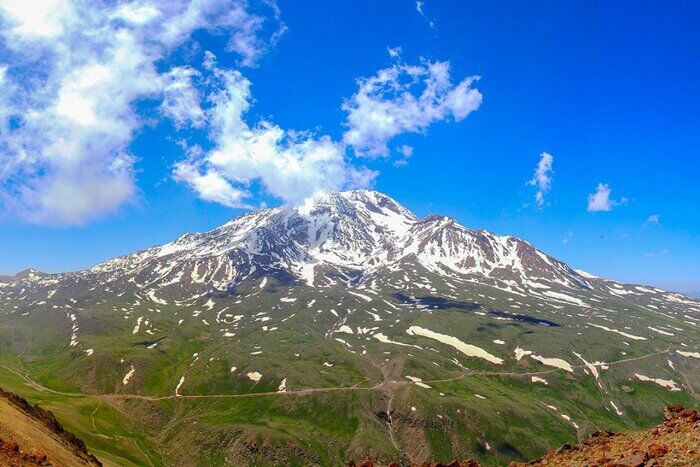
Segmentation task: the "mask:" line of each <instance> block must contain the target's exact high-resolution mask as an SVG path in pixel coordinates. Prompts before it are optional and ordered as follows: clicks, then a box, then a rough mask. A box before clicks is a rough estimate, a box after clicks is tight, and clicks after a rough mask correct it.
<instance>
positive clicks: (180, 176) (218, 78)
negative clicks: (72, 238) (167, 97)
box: [174, 52, 481, 207]
mask: <svg viewBox="0 0 700 467" xmlns="http://www.w3.org/2000/svg"><path fill="white" fill-rule="evenodd" d="M204 68H205V69H207V70H208V71H209V73H210V75H211V76H209V78H208V80H207V83H206V84H207V93H206V95H203V96H202V100H201V103H202V105H203V109H202V112H203V113H205V115H206V122H207V123H206V131H207V138H208V140H209V142H210V143H211V149H209V150H207V151H200V152H197V153H195V154H190V155H189V156H188V158H187V159H186V160H185V161H183V162H180V163H178V164H177V165H176V166H175V170H174V176H175V178H176V179H177V180H179V181H181V182H184V183H187V184H188V185H189V186H190V187H192V188H193V189H194V190H195V191H196V192H197V193H198V194H199V196H200V197H201V198H202V199H205V200H208V201H215V202H219V203H221V204H225V205H227V206H233V207H246V203H245V199H246V198H248V197H249V195H250V187H251V186H256V187H257V186H261V187H262V188H263V189H264V190H265V192H266V193H268V194H270V195H272V196H273V197H275V198H277V199H280V200H282V201H283V202H285V203H288V204H302V203H303V202H304V201H305V200H306V199H308V198H310V197H314V196H315V195H317V194H320V193H322V192H327V191H331V190H342V189H349V188H363V187H367V186H369V185H371V184H372V182H373V180H374V178H375V177H376V175H377V172H374V171H371V170H369V169H367V168H365V167H357V166H355V165H353V164H351V163H350V161H349V158H348V156H347V153H348V149H347V145H348V144H352V145H353V147H354V148H355V151H356V152H360V151H361V150H364V151H366V152H364V153H363V154H366V155H377V153H383V152H384V148H386V154H387V155H388V148H387V143H388V141H389V139H391V138H392V137H394V136H397V135H399V134H401V133H405V132H408V131H423V130H425V129H426V128H427V127H428V126H429V125H430V123H431V122H433V121H436V120H444V119H447V118H448V117H450V118H454V119H455V120H460V119H462V118H464V117H466V115H467V114H468V113H469V112H470V111H471V110H473V109H475V108H476V107H478V103H477V104H476V105H475V103H474V102H475V101H478V102H480V101H481V94H479V93H478V91H476V90H472V89H471V88H470V87H469V85H470V84H471V81H472V80H473V79H472V78H470V79H467V80H465V81H464V82H462V83H460V84H459V85H456V86H455V85H452V84H451V82H450V79H449V65H448V64H447V63H446V62H436V63H426V64H424V65H422V66H417V67H415V66H414V67H410V66H407V65H400V66H396V67H392V68H389V69H385V70H381V71H380V72H379V73H378V75H377V76H375V77H373V78H370V79H368V80H360V81H359V82H358V83H359V85H360V91H358V93H357V94H355V96H353V98H352V100H350V101H348V102H346V104H345V105H344V108H345V109H346V110H347V111H348V112H349V115H348V122H349V123H348V126H349V127H350V129H348V131H347V132H346V133H345V135H344V140H343V141H336V140H334V139H333V138H331V137H330V136H328V135H317V134H315V133H313V132H308V131H301V132H299V131H294V130H286V129H283V128H281V127H279V126H278V125H276V124H274V123H273V122H270V121H267V120H260V121H258V122H257V123H255V124H251V123H250V122H248V121H247V119H246V118H247V114H248V112H249V110H250V105H251V102H252V100H253V98H252V95H251V83H250V81H248V80H247V79H246V78H245V77H244V76H243V75H242V74H241V73H240V72H238V71H237V70H233V69H227V68H220V67H219V66H218V65H217V63H216V58H215V57H214V56H213V54H211V53H210V52H208V53H207V54H206V58H205V64H204ZM386 75H391V76H392V77H391V78H388V81H387V80H384V78H383V77H384V76H386ZM406 76H409V77H411V79H413V80H414V81H415V82H414V83H408V84H400V83H399V80H400V79H401V78H405V77H406ZM389 81H392V83H390V82H389ZM192 82H194V81H191V83H192ZM380 82H381V83H380ZM418 82H420V83H422V84H423V86H424V87H425V90H424V91H423V93H422V94H421V95H420V96H419V97H417V98H416V97H415V96H413V95H412V94H411V93H410V90H411V88H412V86H413V85H415V84H418ZM394 85H396V86H399V87H401V88H402V89H403V95H402V96H401V97H397V98H396V99H393V98H391V97H390V96H386V95H385V94H384V89H388V88H389V87H391V86H394ZM380 87H381V88H382V90H379V89H378V88H380ZM370 88H372V89H371V90H370ZM375 91H376V92H375ZM370 100H374V101H375V102H374V103H375V104H377V105H379V106H380V107H381V108H383V109H385V110H386V111H387V112H388V113H390V114H391V115H392V116H398V120H399V121H398V122H397V123H396V124H394V125H393V126H392V127H391V128H387V127H384V128H383V129H381V130H380V131H379V132H377V129H376V125H375V126H374V127H373V126H372V122H371V121H370V122H364V121H362V118H365V116H366V114H367V112H369V113H371V111H368V110H367V109H366V107H363V106H365V105H373V104H368V102H369V101H370ZM380 100H381V101H382V102H379V101H380ZM350 103H354V104H357V105H356V106H354V107H353V106H352V105H351V104H350ZM367 118H369V117H367ZM370 119H371V118H370ZM367 131H372V132H373V133H372V134H371V135H368V134H367ZM365 143H371V144H365ZM369 146H372V147H369ZM360 148H361V149H360ZM397 152H398V153H399V154H400V156H401V159H399V160H398V161H397V162H396V165H398V166H400V165H404V164H405V163H406V161H407V159H408V158H409V157H410V156H411V155H412V154H413V148H412V147H411V146H408V145H405V144H404V145H401V146H399V147H398V148H397ZM205 178H206V179H211V180H215V181H216V182H215V183H213V184H212V185H213V186H215V187H216V189H213V188H211V187H207V189H206V190H205V189H204V187H203V185H202V182H203V180H205Z"/></svg>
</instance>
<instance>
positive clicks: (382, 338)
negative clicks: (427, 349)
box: [372, 332, 421, 349]
mask: <svg viewBox="0 0 700 467" xmlns="http://www.w3.org/2000/svg"><path fill="white" fill-rule="evenodd" d="M372 337H374V338H375V339H377V340H378V341H379V342H383V343H385V344H395V345H402V346H404V347H414V348H416V349H420V348H421V347H419V346H417V345H412V344H404V343H403V342H396V341H392V340H391V339H389V338H388V337H387V336H385V335H384V334H382V333H381V332H378V333H376V334H374V335H373V336H372Z"/></svg>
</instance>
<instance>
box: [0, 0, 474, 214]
mask: <svg viewBox="0 0 700 467" xmlns="http://www.w3.org/2000/svg"><path fill="white" fill-rule="evenodd" d="M262 3H263V4H264V5H267V6H268V7H269V10H271V11H272V20H270V19H264V18H263V17H261V16H258V15H256V14H253V13H251V12H249V11H248V10H247V3H246V2H245V1H244V0H197V1H187V0H171V1H168V2H164V1H159V0H132V1H120V2H98V3H95V2H89V1H87V0H43V1H38V0H37V1H34V2H33V1H30V0H23V1H21V2H20V1H15V0H6V1H2V2H0V51H1V52H0V81H2V87H3V92H2V93H0V202H1V203H0V204H1V205H2V206H3V211H4V212H3V213H2V214H4V215H6V216H14V217H21V218H23V219H24V220H27V221H30V222H36V223H42V224H81V223H85V222H87V221H89V220H91V219H93V218H95V217H99V216H101V215H104V214H105V213H109V212H112V211H114V210H116V209H118V208H119V207H120V206H122V205H124V204H125V203H128V202H130V201H132V200H133V199H134V198H135V197H136V195H137V194H138V189H137V188H136V181H135V173H136V170H135V163H136V162H137V160H138V159H137V157H136V155H134V154H132V153H131V151H130V147H131V145H132V143H133V141H134V139H135V137H136V135H138V134H139V133H140V132H141V131H142V130H143V129H144V127H145V126H146V125H147V124H151V123H153V124H156V123H158V121H157V120H156V118H158V117H163V118H167V119H169V120H171V121H172V122H173V125H174V126H175V129H176V130H187V131H186V133H185V134H186V135H187V137H191V138H192V141H191V142H190V143H185V144H184V145H185V147H187V146H188V145H189V146H190V149H188V150H187V152H186V156H185V157H184V158H183V160H181V161H179V162H177V163H175V164H174V166H173V172H172V175H173V177H174V178H175V179H176V180H178V181H180V182H181V183H184V184H186V185H187V186H189V187H190V188H191V189H193V190H194V191H195V192H196V193H197V194H198V195H199V196H200V197H201V198H202V199H204V200H206V201H211V202H216V203H220V204H222V205H225V206H230V207H249V203H248V202H247V201H248V200H249V199H250V197H251V193H252V190H253V189H257V188H259V187H261V188H262V189H264V191H266V192H267V193H268V194H269V195H271V196H273V197H275V198H277V199H280V200H282V201H284V202H286V203H301V202H303V200H305V199H306V198H308V197H310V196H314V195H315V194H317V193H320V192H324V191H329V190H339V189H347V188H357V187H367V186H370V185H371V184H372V182H373V180H374V178H375V177H376V175H377V173H376V172H374V171H372V170H369V169H367V168H365V167H362V166H358V165H357V164H356V163H355V164H353V163H351V159H350V158H349V157H348V153H349V150H348V147H352V148H353V150H354V153H355V154H357V155H363V156H371V157H376V156H386V155H388V154H389V147H388V145H389V143H390V142H391V140H392V139H393V138H394V137H396V136H398V135H401V134H404V133H421V132H425V131H426V130H427V129H428V127H429V126H430V125H431V124H432V123H434V122H438V121H448V120H454V121H459V120H462V119H464V118H465V117H466V116H467V115H468V114H469V113H470V112H472V111H474V110H476V109H477V108H478V107H479V106H480V104H481V101H482V95H481V93H480V92H479V91H478V90H477V89H474V88H472V85H473V83H474V82H475V81H476V80H477V79H478V77H470V78H466V79H464V80H462V81H460V82H458V83H453V82H452V80H451V78H450V65H449V63H448V62H440V61H438V62H428V61H422V62H421V63H420V64H419V65H417V66H410V65H406V64H402V63H397V64H395V65H394V66H392V67H389V68H385V69H383V70H380V71H379V72H378V73H377V74H376V75H375V76H372V77H370V78H366V79H361V80H359V81H358V86H359V90H358V91H357V93H356V94H355V95H353V96H352V97H351V98H350V99H348V100H347V101H346V102H345V103H344V105H343V109H344V110H345V111H346V112H347V122H346V125H347V131H346V132H345V134H344V136H343V138H342V139H341V140H338V139H333V138H332V137H330V136H328V135H317V134H315V133H313V132H308V131H294V130H289V129H283V128H281V127H279V126H278V125H276V124H274V123H273V122H270V121H267V120H259V121H256V120H253V117H251V116H250V115H249V111H250V106H251V103H252V102H253V98H252V96H251V89H250V87H251V83H250V82H249V81H248V80H247V79H246V78H245V77H244V76H243V75H242V74H241V72H240V70H234V69H231V68H225V67H220V66H219V65H217V62H216V58H215V57H214V56H213V54H205V58H204V61H203V64H202V63H200V59H201V56H197V54H192V53H189V52H187V50H190V49H194V50H196V47H194V45H195V44H194V40H193V38H192V35H193V34H194V33H195V32H201V31H206V32H208V33H209V34H211V35H216V36H221V37H223V39H224V40H225V41H226V44H227V49H228V50H229V51H234V52H236V53H237V54H238V65H240V66H245V65H248V66H252V65H255V64H256V63H258V61H259V60H260V57H261V56H262V54H264V53H265V51H266V50H267V49H268V48H269V47H271V46H272V45H274V43H275V42H276V41H277V40H278V39H279V37H280V36H281V34H283V33H284V31H285V26H284V25H283V24H282V22H281V20H280V13H279V9H278V8H277V6H276V5H275V4H274V2H272V1H271V0H267V1H265V0H264V1H263V2H262ZM181 52H187V53H181ZM390 54H392V55H394V59H396V60H397V61H399V60H400V49H399V48H397V49H390ZM193 60H196V63H192V61H193ZM183 61H184V62H183ZM4 64H10V65H9V66H8V65H4ZM248 119H250V121H249V120H248ZM196 144H201V145H202V146H203V147H205V148H206V149H200V148H199V146H197V145H196ZM398 152H399V154H400V155H401V157H402V159H401V160H402V161H404V163H405V161H406V159H407V158H408V157H410V155H411V153H412V148H410V146H407V145H403V146H401V147H399V148H398ZM399 163H401V162H400V161H399Z"/></svg>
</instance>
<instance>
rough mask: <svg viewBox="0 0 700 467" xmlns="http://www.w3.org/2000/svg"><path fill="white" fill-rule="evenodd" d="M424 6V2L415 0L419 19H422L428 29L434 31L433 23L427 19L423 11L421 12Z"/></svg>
mask: <svg viewBox="0 0 700 467" xmlns="http://www.w3.org/2000/svg"><path fill="white" fill-rule="evenodd" d="M424 6H425V2H424V1H422V0H416V11H417V12H418V14H419V15H421V17H423V19H424V20H425V22H426V23H427V24H428V27H429V28H430V29H435V21H433V20H431V19H430V18H428V15H426V14H425V10H423V7H424Z"/></svg>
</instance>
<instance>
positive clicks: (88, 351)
mask: <svg viewBox="0 0 700 467" xmlns="http://www.w3.org/2000/svg"><path fill="white" fill-rule="evenodd" d="M85 353H86V354H88V357H89V356H90V355H92V354H93V353H95V350H94V349H87V350H86V351H85Z"/></svg>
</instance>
